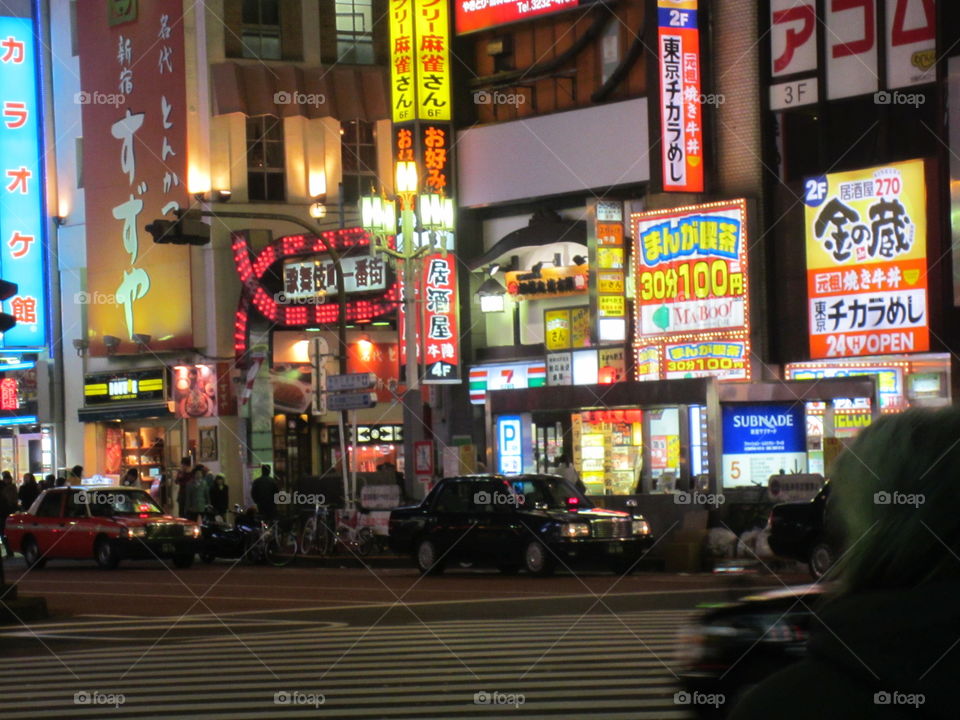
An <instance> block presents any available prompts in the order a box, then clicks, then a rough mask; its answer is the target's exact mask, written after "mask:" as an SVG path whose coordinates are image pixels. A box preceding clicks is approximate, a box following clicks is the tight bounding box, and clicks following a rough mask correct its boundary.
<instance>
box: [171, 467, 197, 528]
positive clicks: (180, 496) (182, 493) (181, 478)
mask: <svg viewBox="0 0 960 720" xmlns="http://www.w3.org/2000/svg"><path fill="white" fill-rule="evenodd" d="M192 464H193V461H192V460H191V459H190V458H189V457H188V456H184V457H182V458H180V469H179V470H177V474H176V475H174V477H173V484H174V485H175V486H176V489H177V497H176V502H177V505H178V506H179V508H180V512H179V516H180V517H187V485H188V484H189V483H190V480H191V478H192V477H193V472H192V471H191V469H190V468H191V466H192Z"/></svg>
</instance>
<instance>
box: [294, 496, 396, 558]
mask: <svg viewBox="0 0 960 720" xmlns="http://www.w3.org/2000/svg"><path fill="white" fill-rule="evenodd" d="M376 546H377V538H376V536H375V535H374V533H373V530H371V529H370V528H369V527H363V528H360V529H359V530H358V529H357V528H355V527H351V526H350V525H348V524H347V523H345V522H343V518H342V514H341V513H339V512H337V511H336V510H335V509H333V508H332V507H330V506H329V505H321V504H319V503H316V504H315V505H314V509H313V513H312V514H311V515H310V516H309V517H307V518H306V520H304V522H303V529H302V530H301V532H300V551H301V552H302V553H304V554H305V555H310V554H317V555H324V556H326V555H332V554H334V553H336V552H338V551H345V552H346V553H347V554H351V555H359V556H360V557H366V556H367V555H369V554H370V553H371V552H373V550H374V548H376Z"/></svg>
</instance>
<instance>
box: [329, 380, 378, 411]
mask: <svg viewBox="0 0 960 720" xmlns="http://www.w3.org/2000/svg"><path fill="white" fill-rule="evenodd" d="M330 377H343V375H331V376H330ZM330 377H328V378H327V379H328V380H329V379H330ZM376 405H377V394H376V393H343V394H338V395H328V396H327V409H328V410H362V409H364V408H372V407H376Z"/></svg>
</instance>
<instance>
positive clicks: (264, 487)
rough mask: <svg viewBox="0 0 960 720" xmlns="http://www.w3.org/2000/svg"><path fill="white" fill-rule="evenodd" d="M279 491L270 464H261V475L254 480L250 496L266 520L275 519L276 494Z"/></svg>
mask: <svg viewBox="0 0 960 720" xmlns="http://www.w3.org/2000/svg"><path fill="white" fill-rule="evenodd" d="M279 491H280V488H279V487H278V486H277V481H276V480H274V479H273V478H272V477H271V476H270V466H269V465H261V466H260V477H258V478H257V479H256V480H254V481H253V486H252V487H251V488H250V497H251V498H253V502H254V504H255V505H256V506H257V511H258V512H259V513H260V514H261V515H262V516H263V518H264V519H265V520H273V518H274V516H275V515H276V514H277V500H276V495H277V493H278V492H279Z"/></svg>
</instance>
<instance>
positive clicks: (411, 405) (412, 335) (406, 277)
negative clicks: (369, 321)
mask: <svg viewBox="0 0 960 720" xmlns="http://www.w3.org/2000/svg"><path fill="white" fill-rule="evenodd" d="M401 215H402V217H401V221H402V226H403V227H402V230H403V254H404V256H405V258H404V261H403V313H404V323H405V326H404V330H405V331H404V344H405V345H406V348H407V363H406V376H407V377H406V381H407V389H406V391H405V392H404V394H403V430H404V432H403V453H404V471H405V473H404V475H405V479H406V482H405V484H406V486H407V487H406V490H407V492H408V493H409V494H410V496H411V497H416V496H417V495H418V493H417V492H416V490H417V476H416V458H415V457H414V452H415V449H416V442H417V440H419V439H420V438H421V437H422V429H423V418H422V404H423V403H422V402H421V400H420V367H419V362H418V357H417V325H418V324H419V322H418V321H419V319H420V315H419V313H418V312H417V300H416V286H417V273H416V262H417V261H416V260H415V258H416V248H415V247H414V238H413V232H414V230H413V209H412V208H409V207H407V206H406V204H405V205H404V208H403V211H402V213H401ZM425 330H426V328H424V331H425Z"/></svg>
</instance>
